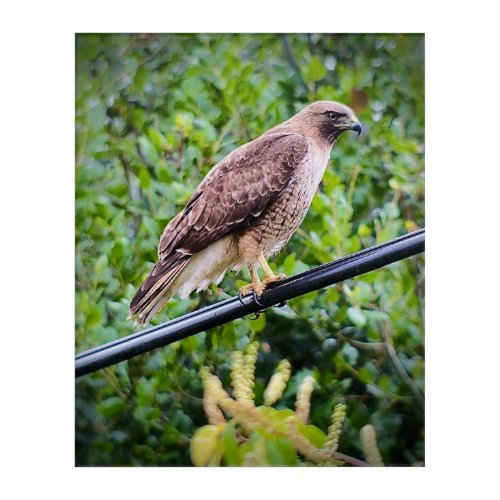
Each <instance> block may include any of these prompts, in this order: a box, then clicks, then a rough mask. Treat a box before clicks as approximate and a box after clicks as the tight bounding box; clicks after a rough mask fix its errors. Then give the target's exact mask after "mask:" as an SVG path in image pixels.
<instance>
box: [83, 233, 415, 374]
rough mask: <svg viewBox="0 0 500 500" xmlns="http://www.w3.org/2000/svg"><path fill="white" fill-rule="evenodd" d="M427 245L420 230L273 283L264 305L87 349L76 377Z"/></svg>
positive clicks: (222, 308) (223, 310) (226, 305)
mask: <svg viewBox="0 0 500 500" xmlns="http://www.w3.org/2000/svg"><path fill="white" fill-rule="evenodd" d="M424 245H425V229H419V230H418V231H415V232H412V233H408V234H406V235H404V236H401V237H399V238H395V239H393V240H390V241H386V242H384V243H381V244H380V245H375V246H373V247H369V248H366V249H365V250H361V251H359V252H356V253H353V254H350V255H346V256H345V257H342V258H340V259H337V260H334V261H332V262H329V263H327V264H323V265H321V266H318V267H315V268H314V269H310V270H308V271H306V272H304V273H301V274H297V275H296V276H292V277H290V278H287V279H285V280H283V281H280V282H277V283H273V284H272V285H270V286H269V288H268V289H267V290H265V292H264V293H263V294H262V296H261V297H260V298H259V302H260V304H257V303H256V302H255V300H254V298H253V297H252V295H247V296H245V297H242V298H241V299H239V298H238V297H233V298H231V299H228V300H224V301H222V302H218V303H216V304H212V305H211V306H208V307H205V308H203V309H199V310H197V311H193V312H192V313H189V314H186V315H184V316H181V317H180V318H176V319H173V320H171V321H167V322H166V323H163V324H161V325H158V326H153V327H152V328H147V329H146V330H142V331H140V332H138V333H134V334H132V335H128V336H127V337H123V338H121V339H118V340H115V341H113V342H109V343H107V344H104V345H101V346H99V347H95V348H93V349H89V350H88V351H84V352H82V353H79V354H77V355H76V358H75V372H76V377H80V376H82V375H85V374H87V373H91V372H94V371H96V370H98V369H99V368H104V367H106V366H110V365H113V364H115V363H118V362H120V361H124V360H126V359H130V358H132V357H133V356H137V355H138V354H143V353H145V352H148V351H151V350H153V349H157V348H158V347H163V346H165V345H168V344H171V343H172V342H176V341H178V340H181V339H185V338H186V337H190V336H191V335H194V334H196V333H200V332H203V331H205V330H208V329H210V328H213V327H215V326H220V325H223V324H224V323H228V322H230V321H233V320H235V319H237V318H242V317H243V316H246V315H247V314H251V313H255V312H258V311H262V310H264V309H267V308H268V307H271V306H275V305H278V304H282V303H283V302H285V301H287V300H290V299H293V298H295V297H298V296H300V295H304V294H306V293H309V292H312V291H315V290H319V289H321V288H324V287H326V286H329V285H333V284H335V283H339V282H340V281H344V280H346V279H350V278H354V277H356V276H359V275H361V274H364V273H367V272H369V271H374V270H375V269H379V268H381V267H383V266H386V265H387V264H391V263H393V262H396V261H398V260H402V259H404V258H406V257H410V256H412V255H416V254H418V253H421V252H423V251H424Z"/></svg>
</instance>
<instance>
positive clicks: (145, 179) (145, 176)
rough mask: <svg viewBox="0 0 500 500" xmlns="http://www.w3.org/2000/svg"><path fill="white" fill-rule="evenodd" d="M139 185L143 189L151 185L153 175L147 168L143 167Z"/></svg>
mask: <svg viewBox="0 0 500 500" xmlns="http://www.w3.org/2000/svg"><path fill="white" fill-rule="evenodd" d="M139 185H140V186H141V188H142V189H149V188H150V187H151V176H150V175H149V172H148V171H147V169H145V168H142V169H141V171H140V173H139Z"/></svg>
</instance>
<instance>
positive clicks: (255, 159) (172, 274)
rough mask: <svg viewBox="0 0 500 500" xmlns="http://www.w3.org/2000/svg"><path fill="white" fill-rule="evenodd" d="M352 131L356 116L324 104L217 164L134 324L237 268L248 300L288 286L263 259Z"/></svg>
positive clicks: (146, 287) (165, 248)
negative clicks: (247, 277)
mask: <svg viewBox="0 0 500 500" xmlns="http://www.w3.org/2000/svg"><path fill="white" fill-rule="evenodd" d="M346 130H354V131H356V132H358V135H359V134H360V132H361V125H360V123H359V121H358V120H357V118H356V117H355V115H354V113H353V112H352V110H350V109H349V108H348V107H347V106H344V105H342V104H339V103H336V102H332V101H318V102H315V103H313V104H310V105H309V106H307V107H306V108H304V109H303V110H302V111H300V112H299V113H297V114H296V115H295V116H293V117H292V118H290V119H289V120H287V121H285V122H284V123H282V124H280V125H277V126H276V127H274V128H272V129H271V130H269V131H268V132H266V133H265V134H263V135H261V136H260V137H259V138H257V139H255V140H254V141H251V142H249V143H247V144H244V145H243V146H240V147H239V148H237V149H235V150H234V151H233V152H232V153H230V154H229V155H228V156H226V157H225V158H224V159H223V160H221V161H220V162H219V163H218V164H217V165H215V167H213V168H212V170H211V171H210V172H209V173H208V174H207V176H206V177H205V179H203V181H202V182H201V184H200V185H199V186H198V187H197V189H196V190H195V192H194V193H193V195H192V196H191V199H190V200H189V201H188V203H187V205H186V206H185V208H184V210H183V211H182V212H181V213H180V214H178V215H177V216H176V217H174V218H173V219H172V220H171V221H170V223H169V224H168V225H167V227H166V228H165V231H164V232H163V235H162V237H161V239H160V244H159V246H158V256H159V258H158V262H157V263H156V264H155V265H154V267H153V269H152V270H151V272H150V273H149V275H148V277H147V278H146V280H145V281H144V283H143V284H142V285H141V287H140V288H139V290H138V291H137V293H136V294H135V296H134V298H133V299H132V302H131V304H130V317H132V318H135V320H136V324H138V325H143V324H146V323H149V322H150V321H151V319H152V318H153V317H154V316H155V315H156V314H157V313H158V311H159V310H160V309H161V308H162V307H163V306H164V305H165V303H166V302H167V301H168V300H169V299H170V298H171V297H172V296H173V295H174V294H175V293H176V292H179V295H180V297H181V298H185V297H187V296H188V295H189V294H190V293H191V292H192V291H193V290H194V289H196V290H197V291H200V290H204V289H205V288H207V287H208V285H210V283H213V282H215V283H219V282H220V281H221V280H222V278H223V277H224V275H225V273H226V272H227V271H228V270H231V269H232V270H235V271H238V270H240V269H242V268H243V267H245V266H247V267H248V268H249V270H250V274H251V276H252V283H251V284H249V285H246V286H245V287H243V289H242V290H241V293H243V294H246V293H249V292H251V291H254V293H256V294H257V296H258V295H260V294H261V293H262V292H263V291H264V289H265V287H266V285H268V284H269V283H271V282H273V281H277V280H279V279H283V278H284V276H283V275H279V276H276V275H275V274H274V273H273V271H272V270H271V268H270V267H269V265H268V263H267V262H266V260H265V258H266V257H268V256H270V255H273V254H275V253H277V252H279V251H280V250H281V248H282V247H283V246H284V245H285V244H286V243H287V242H288V240H289V239H290V237H291V236H292V234H293V232H294V231H295V229H297V227H298V226H299V224H300V223H301V222H302V220H303V218H304V217H305V215H306V213H307V210H308V209H309V205H310V204H311V201H312V198H313V196H314V193H315V192H316V189H317V188H318V185H319V183H320V181H321V177H322V176H323V173H324V171H325V168H326V165H327V163H328V160H329V158H330V152H331V150H332V147H333V145H334V144H335V143H336V141H337V139H338V138H339V137H340V135H341V134H342V133H343V132H345V131H346ZM257 265H260V267H262V270H263V271H264V275H265V279H264V280H263V281H260V278H259V275H258V274H257Z"/></svg>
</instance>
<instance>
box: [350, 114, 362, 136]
mask: <svg viewBox="0 0 500 500" xmlns="http://www.w3.org/2000/svg"><path fill="white" fill-rule="evenodd" d="M351 121H352V124H351V125H350V126H349V130H354V132H357V133H358V137H359V134H361V131H362V130H363V128H362V127H361V123H359V122H358V120H356V119H355V118H352V120H351Z"/></svg>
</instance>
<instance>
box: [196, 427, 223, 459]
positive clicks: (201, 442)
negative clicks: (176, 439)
mask: <svg viewBox="0 0 500 500" xmlns="http://www.w3.org/2000/svg"><path fill="white" fill-rule="evenodd" d="M222 428H223V426H220V425H204V426H203V427H200V428H199V429H198V430H197V431H196V432H195V433H194V435H193V437H192V438H191V461H192V462H193V464H194V465H196V467H205V466H206V465H209V463H210V462H211V460H213V459H214V458H217V452H218V451H220V450H218V444H219V438H220V435H221V431H222Z"/></svg>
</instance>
